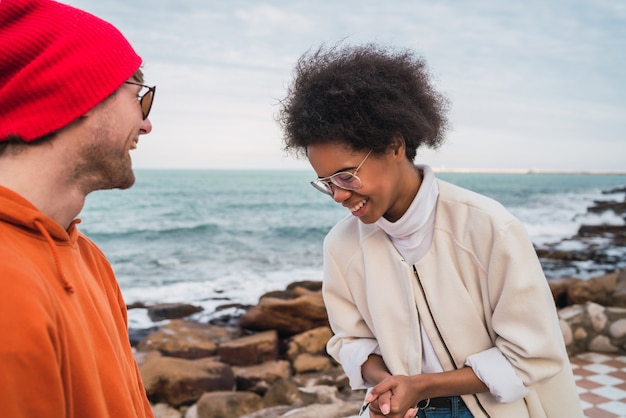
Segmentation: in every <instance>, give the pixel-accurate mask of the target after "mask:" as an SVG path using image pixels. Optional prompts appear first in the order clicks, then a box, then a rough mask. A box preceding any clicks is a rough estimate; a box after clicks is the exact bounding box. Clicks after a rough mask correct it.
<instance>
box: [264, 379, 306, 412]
mask: <svg viewBox="0 0 626 418" xmlns="http://www.w3.org/2000/svg"><path fill="white" fill-rule="evenodd" d="M263 402H264V403H265V405H266V406H268V407H271V406H278V405H295V404H299V403H302V397H301V396H300V390H299V389H298V385H297V384H296V383H295V382H294V381H293V380H291V379H278V380H277V381H275V382H274V383H273V384H272V385H271V386H270V387H269V389H268V390H267V391H266V392H265V395H264V396H263Z"/></svg>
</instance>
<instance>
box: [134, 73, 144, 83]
mask: <svg viewBox="0 0 626 418" xmlns="http://www.w3.org/2000/svg"><path fill="white" fill-rule="evenodd" d="M132 78H133V81H136V82H138V83H141V84H143V71H141V69H138V70H137V71H135V74H133V77H132Z"/></svg>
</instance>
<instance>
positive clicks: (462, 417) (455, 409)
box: [416, 396, 474, 418]
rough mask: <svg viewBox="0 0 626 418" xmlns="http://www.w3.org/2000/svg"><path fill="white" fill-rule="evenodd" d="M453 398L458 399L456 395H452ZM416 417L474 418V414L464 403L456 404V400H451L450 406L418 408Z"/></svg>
mask: <svg viewBox="0 0 626 418" xmlns="http://www.w3.org/2000/svg"><path fill="white" fill-rule="evenodd" d="M452 398H453V399H458V396H453V397H452ZM416 417H417V418H474V415H472V413H471V412H470V410H469V409H468V408H467V406H465V404H462V405H460V406H459V405H458V402H452V406H451V407H450V408H433V407H430V406H427V407H426V408H425V409H420V410H419V411H418V412H417V415H416Z"/></svg>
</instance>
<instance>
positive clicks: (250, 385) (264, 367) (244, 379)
mask: <svg viewBox="0 0 626 418" xmlns="http://www.w3.org/2000/svg"><path fill="white" fill-rule="evenodd" d="M233 373H234V374H235V382H236V387H237V390H241V391H248V392H254V393H257V394H259V395H261V396H263V395H264V394H265V392H267V390H268V389H269V387H270V385H272V384H273V383H274V382H276V381H278V380H280V379H287V378H288V377H290V376H291V365H290V363H289V362H288V361H286V360H275V361H268V362H265V363H263V364H258V365H254V366H245V367H233Z"/></svg>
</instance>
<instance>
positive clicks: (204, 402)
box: [196, 392, 263, 418]
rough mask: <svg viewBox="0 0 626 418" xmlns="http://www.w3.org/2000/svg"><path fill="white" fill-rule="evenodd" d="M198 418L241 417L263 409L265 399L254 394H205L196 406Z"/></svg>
mask: <svg viewBox="0 0 626 418" xmlns="http://www.w3.org/2000/svg"><path fill="white" fill-rule="evenodd" d="M196 407H197V416H198V418H232V417H241V416H243V415H246V414H249V413H251V412H254V411H258V410H260V409H262V408H263V399H262V398H261V397H260V396H259V395H257V394H256V393H252V392H211V393H205V394H204V395H202V397H201V398H200V399H199V400H198V403H197V404H196Z"/></svg>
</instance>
